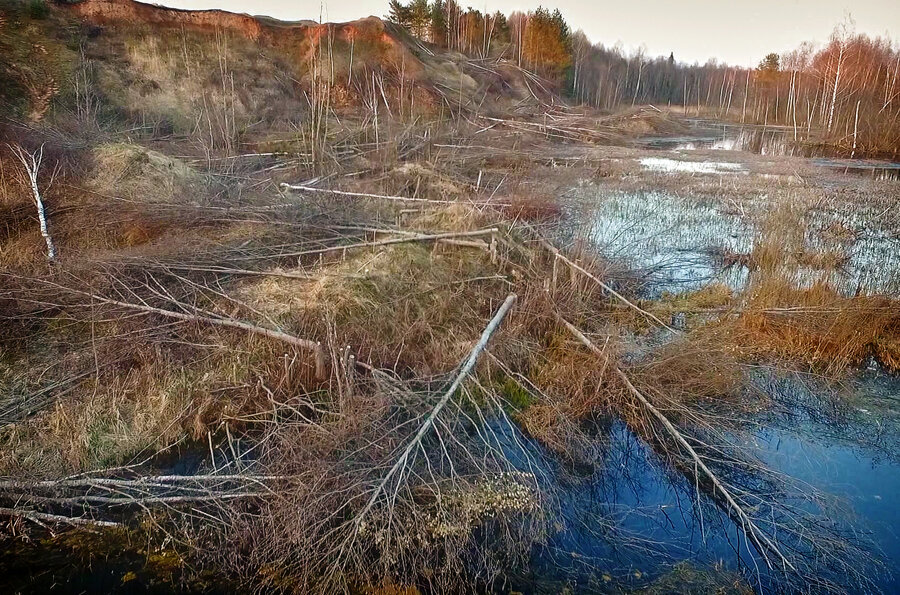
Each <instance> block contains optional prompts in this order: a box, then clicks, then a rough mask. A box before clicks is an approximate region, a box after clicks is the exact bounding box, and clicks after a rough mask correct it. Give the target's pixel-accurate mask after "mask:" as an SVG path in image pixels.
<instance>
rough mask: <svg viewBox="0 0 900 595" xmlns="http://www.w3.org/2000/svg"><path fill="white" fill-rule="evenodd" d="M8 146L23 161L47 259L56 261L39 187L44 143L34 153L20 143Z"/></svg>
mask: <svg viewBox="0 0 900 595" xmlns="http://www.w3.org/2000/svg"><path fill="white" fill-rule="evenodd" d="M8 146H9V148H10V150H11V151H12V152H13V154H15V156H16V157H17V158H18V159H19V161H20V162H21V163H22V167H23V168H24V169H25V174H26V176H28V183H29V184H30V185H31V194H32V195H33V196H34V204H35V206H36V207H37V213H38V221H40V224H41V235H42V236H44V241H45V242H47V260H48V261H49V262H54V261H55V260H56V248H55V247H54V245H53V238H52V237H51V236H50V229H49V226H48V225H47V211H46V209H45V208H44V200H43V199H42V198H41V192H40V189H39V188H38V172H39V171H40V169H41V161H42V160H43V157H44V145H41V147H40V148H39V149H38V150H37V151H35V152H34V153H29V152H28V151H26V150H25V149H23V148H22V147H21V146H19V145H15V146H13V145H8ZM51 181H52V180H51Z"/></svg>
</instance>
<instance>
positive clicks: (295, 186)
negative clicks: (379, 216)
mask: <svg viewBox="0 0 900 595" xmlns="http://www.w3.org/2000/svg"><path fill="white" fill-rule="evenodd" d="M281 187H282V188H286V189H288V190H297V191H301V192H317V193H320V194H332V195H334V196H344V197H347V198H377V199H379V200H393V201H399V202H425V203H430V204H438V205H455V204H464V203H463V202H462V201H458V200H441V199H436V198H414V197H410V196H390V195H385V194H370V193H368V192H349V191H346V190H332V189H330V188H315V187H313V186H303V185H300V184H288V183H285V182H282V183H281ZM474 204H479V203H474ZM485 204H488V203H485ZM490 204H491V205H494V206H500V207H508V206H511V205H509V204H508V203H499V202H492V203H490Z"/></svg>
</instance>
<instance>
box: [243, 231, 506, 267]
mask: <svg viewBox="0 0 900 595" xmlns="http://www.w3.org/2000/svg"><path fill="white" fill-rule="evenodd" d="M498 231H499V229H498V228H496V227H491V228H488V229H477V230H474V231H454V232H447V233H437V234H431V235H424V234H413V235H404V236H403V237H401V238H389V239H386V240H377V241H374V242H357V243H356V244H345V245H342V246H328V247H327V248H313V249H312V250H303V251H301V252H286V253H282V254H270V255H267V256H247V257H244V258H238V259H235V260H263V259H266V258H298V257H300V256H309V255H311V254H325V253H327V252H339V251H341V250H350V249H353V248H377V247H380V246H392V245H394V244H408V243H410V242H436V241H439V240H451V239H457V238H473V237H484V236H490V235H494V234H496V233H497V232H498Z"/></svg>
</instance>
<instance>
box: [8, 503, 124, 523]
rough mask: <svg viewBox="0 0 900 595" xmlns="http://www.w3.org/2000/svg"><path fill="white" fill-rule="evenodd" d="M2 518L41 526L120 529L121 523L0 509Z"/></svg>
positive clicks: (15, 509) (33, 511)
mask: <svg viewBox="0 0 900 595" xmlns="http://www.w3.org/2000/svg"><path fill="white" fill-rule="evenodd" d="M0 516H11V517H20V518H23V519H28V520H29V521H33V522H35V523H37V524H39V525H41V526H44V523H56V524H61V525H76V526H84V525H92V526H95V527H118V526H120V524H119V523H116V522H113V521H101V520H97V519H88V518H84V517H71V516H65V515H61V514H50V513H47V512H37V511H35V510H24V509H19V508H0Z"/></svg>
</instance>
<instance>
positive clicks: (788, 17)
mask: <svg viewBox="0 0 900 595" xmlns="http://www.w3.org/2000/svg"><path fill="white" fill-rule="evenodd" d="M159 3H161V4H165V5H167V6H175V7H178V8H192V9H201V8H221V9H224V10H230V11H233V12H246V13H249V14H265V15H269V16H273V17H275V18H279V19H284V20H301V19H313V20H318V18H319V11H320V6H321V8H322V11H323V12H324V14H325V18H326V20H329V21H349V20H353V19H357V18H360V17H364V16H369V15H376V16H384V14H385V13H386V12H387V5H388V0H350V1H348V0H330V1H328V0H323V1H322V2H321V3H320V2H319V1H318V0H162V1H161V2H159ZM460 4H461V5H462V6H469V5H470V4H471V5H472V6H473V7H474V8H477V9H479V10H481V11H484V10H485V8H487V10H488V11H490V12H493V11H495V10H501V11H503V12H504V13H506V14H509V13H510V12H511V11H513V10H523V11H525V10H529V9H533V8H535V7H536V6H537V4H538V2H527V1H525V2H523V1H521V0H519V1H517V0H489V1H487V2H486V1H485V0H472V1H471V2H465V1H461V2H460ZM544 5H545V6H549V7H551V8H559V9H560V10H561V11H562V13H563V16H565V18H566V20H567V21H568V22H569V24H570V26H571V27H572V29H573V30H574V29H583V30H584V32H585V33H586V34H587V36H588V37H589V38H590V39H591V41H593V42H600V43H603V44H604V45H608V46H611V45H614V44H616V43H617V42H618V43H621V44H622V47H623V48H624V49H625V50H626V51H629V50H632V49H635V48H638V47H640V46H641V45H643V46H644V47H645V48H646V49H647V52H648V53H649V54H650V55H668V54H669V52H674V53H675V57H676V59H678V60H681V61H685V62H695V61H697V62H706V61H707V59H709V58H712V57H715V58H717V59H719V60H720V61H725V62H728V63H730V64H736V65H745V66H746V65H755V64H756V63H758V62H759V61H760V60H761V59H762V57H763V56H765V55H766V54H767V53H769V52H773V51H774V52H779V53H780V52H782V51H785V50H790V49H793V48H794V47H796V46H797V45H798V44H799V43H800V42H802V41H807V40H808V41H817V42H824V41H825V40H827V38H828V36H829V35H830V33H831V30H832V29H833V28H834V26H835V25H836V24H837V23H838V22H839V21H841V20H842V19H843V18H844V15H845V14H848V13H849V14H850V16H851V17H852V18H853V20H854V21H855V22H856V30H857V31H860V32H865V33H869V34H870V35H881V36H885V35H886V36H889V37H891V38H892V39H894V41H895V42H898V41H900V39H898V38H900V0H751V1H745V0H619V1H603V0H552V1H551V0H547V1H545V2H544Z"/></svg>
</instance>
